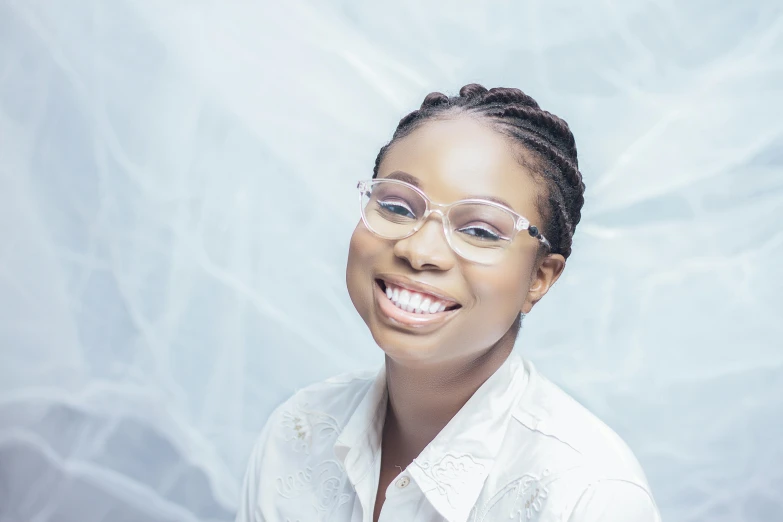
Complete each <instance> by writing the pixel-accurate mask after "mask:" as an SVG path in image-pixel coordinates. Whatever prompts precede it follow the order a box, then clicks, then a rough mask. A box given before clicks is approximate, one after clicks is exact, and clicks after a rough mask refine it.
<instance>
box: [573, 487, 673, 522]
mask: <svg viewBox="0 0 783 522" xmlns="http://www.w3.org/2000/svg"><path fill="white" fill-rule="evenodd" d="M598 521H600V522H631V521H632V522H661V515H660V513H659V512H658V508H657V506H656V505H655V501H654V500H653V498H652V496H651V495H650V493H649V491H647V489H645V488H644V487H642V486H640V485H639V484H635V483H633V482H629V481H625V480H601V481H598V482H595V483H594V484H591V485H590V486H588V487H587V489H585V491H584V492H583V493H582V495H581V497H580V498H579V500H578V501H577V503H576V506H574V511H573V512H572V513H571V516H570V517H569V518H568V522H598Z"/></svg>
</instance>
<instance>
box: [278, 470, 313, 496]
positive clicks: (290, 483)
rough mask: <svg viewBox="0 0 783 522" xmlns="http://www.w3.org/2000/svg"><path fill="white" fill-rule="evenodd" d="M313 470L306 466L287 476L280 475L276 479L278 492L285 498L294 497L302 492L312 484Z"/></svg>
mask: <svg viewBox="0 0 783 522" xmlns="http://www.w3.org/2000/svg"><path fill="white" fill-rule="evenodd" d="M312 472H313V470H312V469H310V468H305V469H303V470H300V471H297V472H296V473H294V474H293V475H288V476H287V477H286V478H280V477H278V478H277V479H276V480H275V483H276V484H277V492H278V493H280V495H281V496H283V497H285V498H293V497H295V496H297V495H299V494H301V493H302V492H303V491H305V490H306V489H308V487H309V486H310V483H311V481H312V478H313V475H312Z"/></svg>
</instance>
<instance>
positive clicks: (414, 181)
mask: <svg viewBox="0 0 783 522" xmlns="http://www.w3.org/2000/svg"><path fill="white" fill-rule="evenodd" d="M385 177H386V179H397V180H400V181H404V182H405V183H410V184H411V185H413V186H414V187H416V188H418V189H421V182H420V181H419V178H417V177H416V176H414V175H413V174H408V173H407V172H403V171H401V170H395V171H394V172H392V173H391V174H389V175H388V176H385ZM462 199H484V200H486V201H492V202H493V203H497V204H499V205H503V206H504V207H507V208H509V209H511V210H514V207H512V206H511V205H510V204H509V202H508V201H506V200H505V199H502V198H497V197H495V196H483V195H475V196H468V197H466V198H462ZM514 212H516V210H514Z"/></svg>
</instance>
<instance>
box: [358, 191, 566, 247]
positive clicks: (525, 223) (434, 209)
mask: <svg viewBox="0 0 783 522" xmlns="http://www.w3.org/2000/svg"><path fill="white" fill-rule="evenodd" d="M384 183H391V184H396V185H401V186H404V187H406V188H409V189H410V190H413V191H414V192H416V193H417V194H419V196H421V197H422V198H423V199H424V202H425V205H426V210H425V212H424V214H423V215H422V216H421V217H420V218H419V219H418V220H417V224H416V225H415V226H414V227H413V228H412V230H411V231H410V232H409V233H407V234H404V235H402V236H385V235H383V234H380V233H378V232H377V231H376V230H374V229H373V227H372V226H370V224H369V223H368V221H367V217H366V215H365V208H364V205H363V203H362V198H363V197H364V195H365V193H366V192H367V190H368V188H370V187H371V186H372V185H378V184H384ZM356 188H357V189H358V190H359V206H360V211H361V216H362V221H363V222H364V224H365V226H366V227H367V229H368V230H370V231H371V232H372V233H373V234H375V235H377V236H378V237H381V238H384V239H390V240H401V239H406V238H408V237H410V236H412V235H413V234H415V233H416V232H418V231H419V230H420V229H421V227H422V226H423V224H424V223H425V222H426V221H427V220H428V219H429V217H430V215H431V214H433V213H438V214H440V215H441V220H442V221H443V225H444V234H445V235H446V240H447V242H448V243H449V246H450V247H451V249H452V250H454V251H455V252H457V253H458V254H459V255H461V256H462V257H465V256H464V255H463V254H462V253H460V252H459V251H458V249H457V248H455V247H454V245H453V244H452V242H451V237H450V236H451V234H450V231H449V230H447V227H446V221H447V220H448V217H447V215H448V212H449V211H450V210H451V209H452V208H454V207H456V206H459V205H464V204H468V203H473V204H482V205H488V206H491V207H494V208H497V209H500V210H502V211H504V212H506V213H508V214H509V215H510V216H511V217H512V218H513V220H514V232H513V234H512V235H511V237H509V239H508V242H507V243H506V244H505V245H504V246H503V249H504V250H505V249H506V248H508V246H509V245H510V244H511V243H512V242H513V241H514V239H515V238H516V236H517V234H518V233H519V232H520V231H522V230H527V231H528V234H529V235H530V237H532V238H534V239H536V240H537V241H538V242H539V244H541V245H543V246H544V247H545V248H547V249H549V250H550V251H551V250H552V245H551V243H550V242H549V240H548V239H546V237H544V235H543V234H542V233H541V231H540V230H539V228H538V227H537V226H535V225H533V224H532V223H531V222H530V220H529V219H527V218H526V217H525V216H523V215H522V214H520V213H518V212H516V211H514V210H512V209H510V208H508V207H507V206H506V205H502V204H500V203H498V202H496V201H490V200H486V199H480V198H468V199H460V200H458V201H454V202H452V203H435V202H434V201H432V200H431V199H430V198H429V196H427V194H425V193H424V191H423V190H421V189H420V188H419V187H417V186H415V185H412V184H410V183H408V182H406V181H402V180H399V179H377V178H373V179H368V180H362V181H359V182H358V183H357V185H356Z"/></svg>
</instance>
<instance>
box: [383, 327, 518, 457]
mask: <svg viewBox="0 0 783 522" xmlns="http://www.w3.org/2000/svg"><path fill="white" fill-rule="evenodd" d="M504 341H505V342H504ZM513 346H514V342H513V339H511V341H510V342H508V340H504V339H501V341H499V342H498V343H497V344H496V345H495V346H493V347H492V348H491V349H489V350H488V351H486V352H484V353H482V354H481V355H480V356H479V357H474V358H473V359H471V360H469V361H459V362H455V363H449V364H445V363H440V364H438V365H437V367H427V368H411V367H409V366H405V365H404V364H400V363H397V362H395V361H393V360H392V359H390V358H389V357H388V356H387V357H386V385H387V388H388V391H389V403H388V408H387V410H386V421H385V424H384V429H383V450H384V452H386V454H387V455H388V456H392V455H393V456H394V460H395V461H397V462H399V464H396V465H399V466H402V467H405V466H407V465H408V464H410V462H411V461H412V460H413V459H414V458H416V457H417V456H418V455H419V454H420V453H421V452H422V451H423V450H424V448H425V447H427V445H428V444H429V443H430V442H432V440H433V439H434V438H435V437H436V436H437V435H438V433H440V431H441V430H442V429H443V428H444V427H445V426H446V424H448V423H449V421H451V419H452V418H453V417H454V416H455V415H456V414H457V412H458V411H459V410H460V409H461V408H462V407H463V406H464V405H465V403H466V402H468V400H469V399H470V398H471V397H472V396H473V394H474V393H475V392H476V390H478V389H479V388H480V387H481V385H482V384H484V382H486V380H487V379H489V377H490V376H491V375H492V374H493V373H495V371H497V369H498V368H500V366H501V365H502V364H503V362H504V361H505V360H506V359H507V358H508V356H509V354H510V353H511V350H512V348H513Z"/></svg>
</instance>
